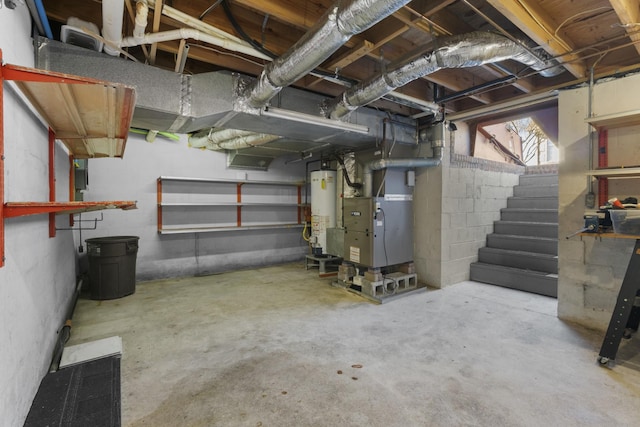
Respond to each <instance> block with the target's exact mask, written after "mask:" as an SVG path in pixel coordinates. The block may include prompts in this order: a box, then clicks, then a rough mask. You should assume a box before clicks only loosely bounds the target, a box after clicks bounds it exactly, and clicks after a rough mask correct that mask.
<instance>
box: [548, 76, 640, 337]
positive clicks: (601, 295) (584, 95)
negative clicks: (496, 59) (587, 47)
mask: <svg viewBox="0 0 640 427" xmlns="http://www.w3.org/2000/svg"><path fill="white" fill-rule="evenodd" d="M638 90H640V76H639V75H633V76H629V77H625V78H621V79H617V80H612V81H606V82H602V83H597V84H596V85H595V88H594V94H593V113H594V114H595V115H609V114H616V113H618V112H626V111H631V110H635V109H636V108H637V96H635V94H636V93H638ZM588 103H589V90H588V88H587V87H584V88H579V89H572V90H566V91H563V92H561V93H560V96H559V122H560V123H561V126H560V135H559V150H560V165H559V177H558V188H559V200H558V202H559V211H558V213H559V236H560V239H559V242H558V269H559V274H558V317H560V318H561V319H565V320H569V321H572V322H576V323H580V324H582V325H585V326H587V327H591V328H596V329H601V330H604V329H606V327H607V325H608V323H609V320H610V318H611V312H612V311H613V307H614V305H615V301H616V298H617V294H618V291H619V289H620V285H621V284H622V279H623V277H624V274H625V272H626V267H627V263H628V261H629V258H630V257H631V251H632V250H633V244H634V241H633V240H632V239H596V238H594V237H588V236H586V237H574V238H572V239H570V240H567V239H565V238H564V237H563V236H567V235H569V234H571V233H573V232H574V231H576V230H578V229H580V228H582V227H583V226H584V220H583V215H584V213H585V209H586V207H585V196H586V194H587V192H588V191H589V188H588V185H587V177H586V174H587V172H588V170H589V157H590V156H594V153H590V150H589V146H590V135H589V134H590V132H591V131H592V129H591V128H590V127H589V126H588V125H587V124H586V123H585V118H587V117H588V116H589V111H588ZM625 129H627V130H629V128H625ZM638 131H640V129H638V128H637V127H635V134H637V132H638ZM628 133H629V132H622V131H612V132H609V143H610V146H612V147H615V146H616V144H619V143H622V144H624V143H625V141H626V140H627V139H628V137H627V136H625V135H628ZM636 139H637V138H636ZM593 140H594V141H595V142H596V143H597V134H596V135H594V139H593ZM635 145H637V143H636V144H635ZM594 151H595V149H594ZM635 151H637V150H635ZM634 156H635V157H634ZM623 157H625V160H626V161H629V162H631V163H629V164H640V156H637V155H636V154H634V151H633V150H631V151H626V156H623ZM596 164H597V163H596ZM610 166H614V164H612V163H610ZM620 181H625V184H624V186H623V187H621V188H618V189H616V183H615V181H610V196H613V195H615V196H624V197H626V196H632V195H634V194H633V192H636V193H640V191H639V190H638V188H639V187H638V180H636V179H633V180H620ZM593 188H594V191H595V192H596V193H597V188H598V187H597V184H594V187H593ZM618 191H619V192H620V194H617V192H618ZM635 197H638V194H635Z"/></svg>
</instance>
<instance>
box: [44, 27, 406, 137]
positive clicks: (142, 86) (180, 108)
mask: <svg viewBox="0 0 640 427" xmlns="http://www.w3.org/2000/svg"><path fill="white" fill-rule="evenodd" d="M36 43H37V49H36V58H35V64H36V67H37V68H41V69H45V70H52V71H58V72H64V73H68V74H75V75H80V76H86V77H92V78H97V79H102V80H107V81H112V82H120V83H125V84H128V85H131V86H134V87H135V89H136V93H137V102H136V108H135V111H134V115H133V120H132V124H131V125H132V126H133V127H138V128H142V129H152V130H160V131H169V132H175V133H192V132H195V131H198V130H201V129H206V128H210V127H224V128H230V129H240V130H248V131H254V132H261V133H270V134H275V135H281V136H283V137H284V138H285V140H291V141H311V142H317V143H330V144H332V145H336V146H340V147H347V148H360V147H366V146H372V145H374V144H375V143H376V141H380V140H381V139H382V133H383V128H382V126H383V125H382V121H383V119H385V118H386V117H387V116H386V114H385V113H383V112H380V111H377V110H374V109H371V108H361V109H359V110H358V111H356V112H354V113H353V114H352V115H351V116H350V118H349V123H352V124H354V125H358V126H364V127H366V128H368V132H367V133H366V134H363V133H356V132H350V131H348V130H341V129H337V128H336V127H330V126H326V125H325V124H323V123H322V121H323V120H324V119H323V117H322V116H321V115H320V104H321V102H322V101H323V100H324V99H325V98H324V97H322V96H320V95H317V94H313V93H310V92H306V91H303V90H300V89H295V88H291V87H287V88H285V89H283V91H282V92H281V93H280V94H279V95H278V97H277V98H274V100H272V106H273V107H277V108H279V109H284V110H290V111H294V112H297V113H301V114H308V115H310V117H312V118H313V117H317V118H318V123H313V122H308V121H306V122H304V123H301V122H300V121H296V120H291V119H288V118H285V117H273V116H269V117H267V116H265V115H262V114H260V112H261V110H257V111H253V110H247V109H246V107H243V106H242V105H239V104H240V103H239V102H238V100H239V93H240V88H241V87H242V85H246V83H247V81H250V80H251V78H250V77H246V76H239V75H234V74H231V73H229V72H211V73H204V74H197V75H181V74H177V73H174V72H172V71H167V70H162V69H159V68H155V67H151V66H148V65H144V64H141V63H136V62H133V61H128V60H124V59H120V58H114V57H111V56H108V55H104V54H101V53H98V52H95V51H91V50H88V49H83V48H80V47H77V46H71V45H67V44H64V43H61V42H58V41H54V40H50V39H46V38H42V37H40V38H38V39H37V40H36ZM394 119H395V120H400V121H403V122H405V123H407V124H410V125H412V124H414V123H415V122H414V121H413V120H411V119H409V118H405V117H394ZM332 122H333V123H335V125H336V126H337V127H339V126H340V124H341V123H342V122H340V121H338V120H334V121H332ZM394 128H395V132H396V134H395V140H396V142H398V143H405V144H414V143H416V135H415V132H414V131H413V129H411V127H406V126H395V127H394Z"/></svg>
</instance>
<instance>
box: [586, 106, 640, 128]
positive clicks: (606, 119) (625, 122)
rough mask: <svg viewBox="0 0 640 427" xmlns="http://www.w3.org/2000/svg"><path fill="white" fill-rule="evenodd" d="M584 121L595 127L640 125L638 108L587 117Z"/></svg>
mask: <svg viewBox="0 0 640 427" xmlns="http://www.w3.org/2000/svg"><path fill="white" fill-rule="evenodd" d="M585 122H586V123H589V124H590V125H591V126H593V127H595V128H597V129H603V128H617V127H624V126H635V125H640V110H631V111H625V112H623V113H615V114H607V115H604V116H595V117H587V118H586V119H585Z"/></svg>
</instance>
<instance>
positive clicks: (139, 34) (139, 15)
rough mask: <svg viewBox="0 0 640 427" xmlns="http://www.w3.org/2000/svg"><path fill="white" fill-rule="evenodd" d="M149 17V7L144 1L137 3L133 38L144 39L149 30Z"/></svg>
mask: <svg viewBox="0 0 640 427" xmlns="http://www.w3.org/2000/svg"><path fill="white" fill-rule="evenodd" d="M148 16H149V7H147V4H146V3H145V2H143V1H138V2H137V3H136V19H135V24H136V26H135V28H134V29H133V38H134V39H142V38H143V37H144V31H145V30H146V28H147V18H148Z"/></svg>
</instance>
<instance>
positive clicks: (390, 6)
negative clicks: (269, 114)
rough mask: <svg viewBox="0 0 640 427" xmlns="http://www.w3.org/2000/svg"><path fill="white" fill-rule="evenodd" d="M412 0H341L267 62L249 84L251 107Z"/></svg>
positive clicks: (263, 102)
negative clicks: (284, 50)
mask: <svg viewBox="0 0 640 427" xmlns="http://www.w3.org/2000/svg"><path fill="white" fill-rule="evenodd" d="M409 1H410V0H386V1H380V0H350V1H340V0H338V1H337V2H336V3H335V4H334V5H333V6H331V7H330V8H329V10H327V12H326V13H325V14H324V16H323V17H322V18H321V19H320V21H319V22H318V23H317V24H316V25H315V26H314V27H312V28H311V29H310V30H309V31H307V33H306V34H305V35H304V36H302V38H301V39H300V40H298V42H296V43H295V44H294V45H293V46H292V47H291V48H290V49H289V50H287V52H285V53H284V54H283V55H282V56H280V57H278V58H276V59H274V60H273V62H271V63H270V64H268V65H267V66H265V68H264V70H263V71H262V73H261V74H260V76H259V77H258V78H257V79H256V80H254V81H253V82H252V84H250V85H249V86H248V87H247V88H246V90H245V92H244V99H243V102H245V103H246V104H247V105H248V106H249V107H250V108H262V107H263V106H265V105H266V104H267V103H268V102H269V100H270V99H271V98H273V97H274V96H275V95H276V94H277V93H278V92H280V90H282V88H283V87H286V86H289V85H291V84H293V83H294V82H295V81H296V80H298V79H300V78H301V77H303V76H305V75H306V74H307V73H309V72H310V71H311V70H313V69H314V68H316V67H317V66H318V65H320V64H321V63H322V62H324V61H325V60H326V59H327V58H328V57H329V56H330V55H331V54H332V53H334V52H335V51H336V50H338V48H340V46H342V45H344V44H345V43H346V42H347V41H348V40H349V39H350V38H351V36H353V35H355V34H358V33H360V32H362V31H364V30H366V29H368V28H370V27H371V26H373V25H375V24H376V23H378V22H379V21H381V20H382V19H384V18H386V17H387V16H389V15H391V14H392V13H394V12H395V11H396V10H398V9H400V8H401V7H402V6H404V5H406V4H407V3H409Z"/></svg>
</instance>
